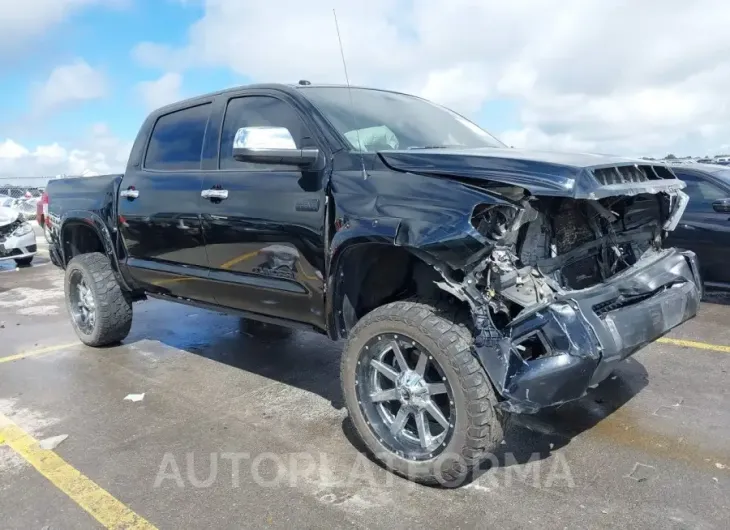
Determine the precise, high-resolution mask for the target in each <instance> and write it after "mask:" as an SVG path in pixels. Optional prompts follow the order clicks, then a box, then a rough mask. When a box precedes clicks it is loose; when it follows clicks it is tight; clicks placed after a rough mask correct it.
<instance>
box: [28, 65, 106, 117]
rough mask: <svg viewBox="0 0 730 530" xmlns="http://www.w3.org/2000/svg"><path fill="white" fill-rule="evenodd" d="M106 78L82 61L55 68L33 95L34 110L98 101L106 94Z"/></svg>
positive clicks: (46, 109)
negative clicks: (92, 100)
mask: <svg viewBox="0 0 730 530" xmlns="http://www.w3.org/2000/svg"><path fill="white" fill-rule="evenodd" d="M107 90H108V84H107V81H106V76H105V75H104V74H103V73H102V72H101V71H99V70H96V69H94V68H92V67H91V66H90V65H89V64H88V63H87V62H86V61H84V60H83V59H76V60H75V61H74V62H73V63H71V64H66V65H62V66H58V67H56V68H55V69H54V70H53V71H52V72H51V74H50V75H49V76H48V79H47V80H46V81H45V82H44V83H43V84H42V85H41V86H39V87H38V89H37V90H36V92H35V98H34V110H35V111H36V112H46V111H51V110H55V109H58V108H60V107H63V106H65V105H69V104H73V103H78V102H81V101H88V100H91V99H98V98H102V97H104V96H105V95H106V94H107Z"/></svg>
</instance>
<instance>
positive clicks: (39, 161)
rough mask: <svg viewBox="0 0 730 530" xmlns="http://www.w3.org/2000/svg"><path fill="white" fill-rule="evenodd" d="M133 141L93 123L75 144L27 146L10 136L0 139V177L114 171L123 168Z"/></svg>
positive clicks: (101, 124) (103, 125)
mask: <svg viewBox="0 0 730 530" xmlns="http://www.w3.org/2000/svg"><path fill="white" fill-rule="evenodd" d="M131 148H132V142H130V141H125V140H121V139H119V138H117V137H116V136H114V135H113V134H112V133H111V132H110V131H109V128H108V127H107V126H106V125H105V124H103V123H99V124H96V125H94V126H93V127H92V128H91V130H90V131H89V134H88V135H87V137H86V138H84V139H82V140H80V141H79V142H78V144H77V145H75V146H61V145H59V144H58V143H52V144H48V145H38V146H35V147H27V146H23V145H21V144H19V143H18V142H15V141H14V140H12V139H6V140H4V141H0V176H2V177H3V178H8V177H9V178H23V177H36V178H37V177H49V176H53V175H59V174H68V175H80V174H82V173H83V172H84V171H92V172H95V173H116V172H121V171H123V170H124V167H125V165H126V163H127V157H128V156H129V152H130V150H131Z"/></svg>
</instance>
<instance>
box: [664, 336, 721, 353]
mask: <svg viewBox="0 0 730 530" xmlns="http://www.w3.org/2000/svg"><path fill="white" fill-rule="evenodd" d="M657 342H661V343H663V344H673V345H674V346H684V347H685V348H699V349H700V350H710V351H719V352H722V353H730V346H722V345H720V344H709V343H707V342H696V341H693V340H683V339H670V338H669V337H662V338H661V339H658V340H657Z"/></svg>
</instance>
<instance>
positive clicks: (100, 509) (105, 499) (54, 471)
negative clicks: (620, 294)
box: [0, 414, 156, 530]
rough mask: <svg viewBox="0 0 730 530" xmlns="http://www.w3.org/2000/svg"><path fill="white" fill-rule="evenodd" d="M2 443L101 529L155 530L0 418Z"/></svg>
mask: <svg viewBox="0 0 730 530" xmlns="http://www.w3.org/2000/svg"><path fill="white" fill-rule="evenodd" d="M3 443H4V444H6V445H8V446H9V447H10V448H11V449H12V450H13V451H15V452H16V453H17V454H18V455H19V456H21V457H22V458H23V459H24V460H26V461H27V462H28V463H29V464H30V465H32V466H33V467H34V468H36V469H37V470H38V471H39V472H40V474H41V475H43V476H44V477H46V478H47V479H48V480H49V481H51V483H52V484H53V485H54V486H56V487H57V488H58V489H60V490H61V491H62V492H64V493H65V494H66V495H68V496H69V497H70V498H71V500H73V501H74V502H75V503H76V504H78V505H79V506H81V508H83V509H84V510H86V511H87V512H88V513H89V514H90V515H91V516H92V517H93V518H94V519H96V520H97V521H99V522H100V523H101V524H102V525H104V527H106V528H114V529H118V528H125V529H129V530H142V529H144V530H156V528H155V527H154V526H153V525H152V524H151V523H149V522H148V521H147V520H146V519H144V518H143V517H142V516H140V515H137V514H136V513H134V512H133V511H132V510H130V509H129V508H127V507H126V506H125V505H124V504H122V503H121V502H120V501H118V500H117V499H115V498H114V497H113V496H112V495H111V494H110V493H109V492H107V491H106V490H104V489H103V488H101V486H99V485H98V484H96V483H95V482H93V481H92V480H91V479H89V478H88V477H86V476H84V475H82V474H81V472H79V471H78V470H77V469H75V468H74V467H72V466H71V465H70V464H68V463H67V462H66V461H65V460H63V459H62V458H61V457H60V456H58V455H57V454H56V453H54V452H53V451H48V450H45V449H41V447H40V445H39V444H38V440H36V439H35V438H33V437H32V436H31V435H30V434H28V433H27V432H25V431H24V430H23V429H21V428H20V427H18V426H17V425H16V424H15V423H13V422H12V421H10V420H9V419H8V418H6V417H5V416H3V415H2V414H0V445H1V444H3Z"/></svg>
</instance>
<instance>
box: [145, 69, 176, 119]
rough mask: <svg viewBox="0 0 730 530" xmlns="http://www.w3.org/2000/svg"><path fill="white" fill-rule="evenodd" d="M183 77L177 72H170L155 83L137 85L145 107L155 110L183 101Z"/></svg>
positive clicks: (148, 82) (146, 82) (147, 82)
mask: <svg viewBox="0 0 730 530" xmlns="http://www.w3.org/2000/svg"><path fill="white" fill-rule="evenodd" d="M181 87H182V76H181V75H180V74H178V73H175V72H168V73H166V74H164V75H163V76H162V77H160V78H159V79H156V80H154V81H143V82H141V83H139V84H138V85H137V91H138V92H139V94H140V96H141V97H142V100H143V101H144V103H145V106H146V107H147V108H148V109H149V110H154V109H157V108H159V107H162V106H164V105H167V104H169V103H174V102H175V101H179V100H181V99H182V96H181V94H180V88H181Z"/></svg>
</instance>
